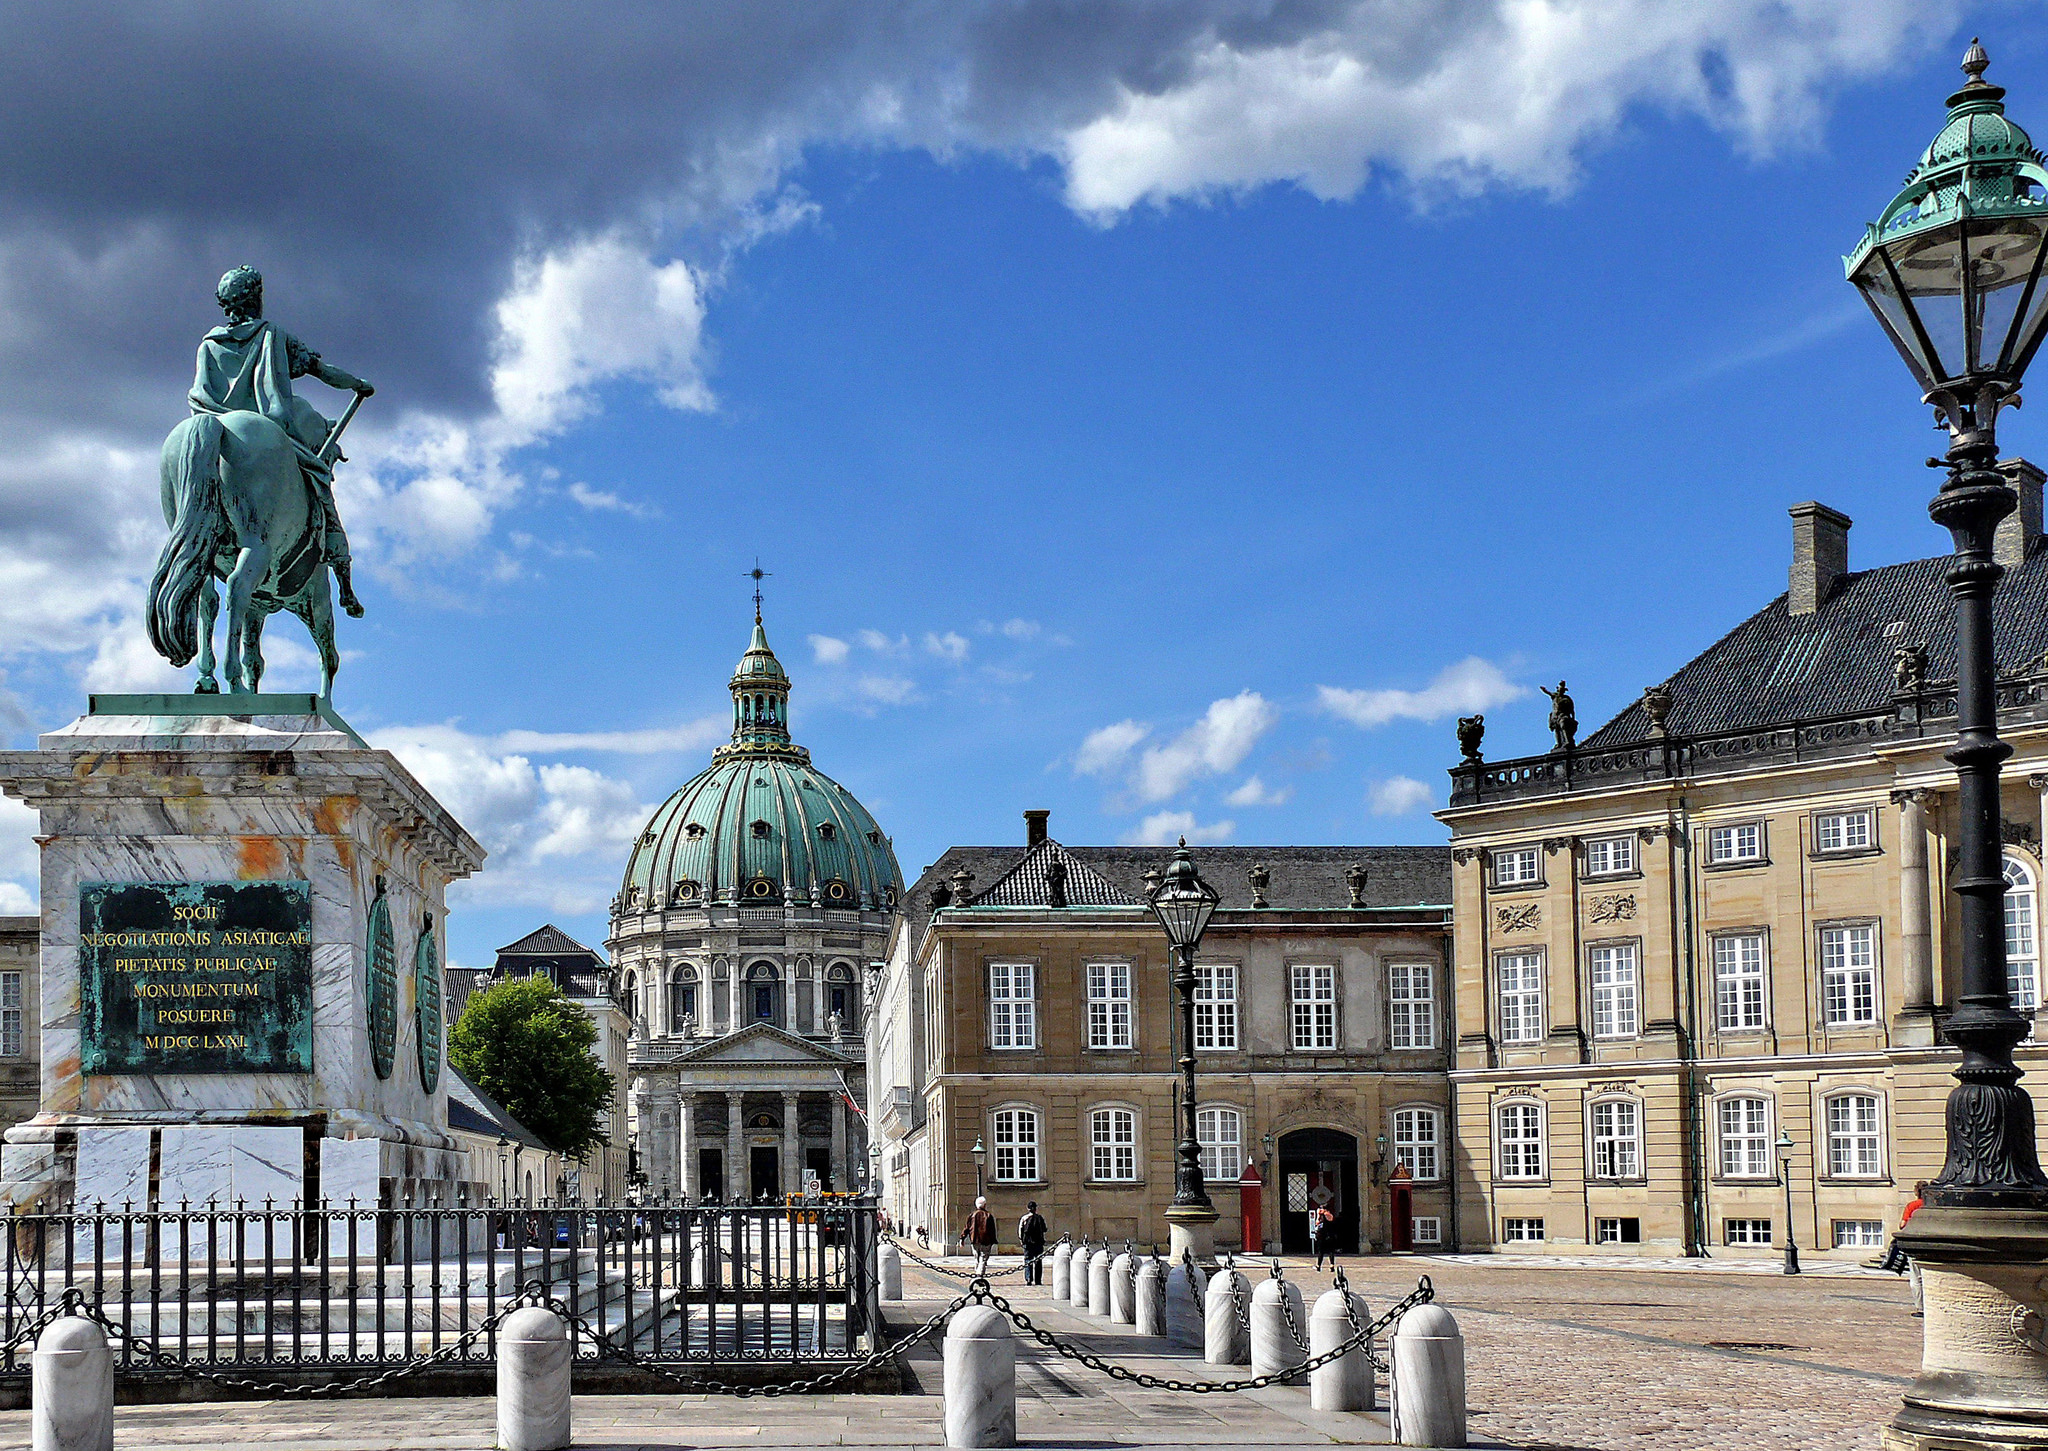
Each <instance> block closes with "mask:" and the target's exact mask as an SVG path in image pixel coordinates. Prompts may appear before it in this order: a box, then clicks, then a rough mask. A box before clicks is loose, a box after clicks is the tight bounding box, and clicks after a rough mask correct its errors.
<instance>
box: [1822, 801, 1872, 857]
mask: <svg viewBox="0 0 2048 1451" xmlns="http://www.w3.org/2000/svg"><path fill="white" fill-rule="evenodd" d="M1875 840H1876V834H1875V832H1874V831H1873V830H1872V823H1871V816H1870V813H1869V812H1868V811H1830V812H1828V813H1826V814H1825V815H1821V816H1816V817H1814V818H1813V849H1814V850H1815V851H1816V852H1821V853H1825V852H1831V851H1867V850H1869V849H1870V847H1871V845H1872V843H1873V842H1874V841H1875Z"/></svg>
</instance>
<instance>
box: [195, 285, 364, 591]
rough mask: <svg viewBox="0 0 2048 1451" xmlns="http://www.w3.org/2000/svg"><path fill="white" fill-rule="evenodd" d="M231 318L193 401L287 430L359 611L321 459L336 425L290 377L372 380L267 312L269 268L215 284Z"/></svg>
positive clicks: (208, 356)
mask: <svg viewBox="0 0 2048 1451" xmlns="http://www.w3.org/2000/svg"><path fill="white" fill-rule="evenodd" d="M213 295H214V297H215V298H217V299H218V300H219V302H220V306H221V311H223V312H225V313H226V314H227V317H228V320H227V323H226V324H225V325H224V326H222V327H217V328H215V329H214V330H213V331H212V332H210V333H208V334H207V335H206V340H205V341H204V342H202V343H200V345H199V366H198V370H197V374H196V376H195V377H194V379H193V381H192V391H191V393H190V394H189V395H187V396H188V400H189V401H190V402H191V404H192V411H193V412H194V413H213V414H224V413H233V412H237V411H243V410H246V411H248V412H251V413H260V414H262V415H263V416H264V417H266V418H268V419H270V420H271V421H272V422H273V423H275V424H277V425H278V426H279V427H280V428H282V429H283V430H284V431H285V435H286V436H287V437H288V438H290V439H291V442H292V447H293V449H294V450H295V451H296V452H297V453H298V456H299V469H300V472H301V473H302V474H303V475H304V476H305V479H306V485H307V487H308V488H309V489H310V490H311V492H312V495H313V498H314V499H315V500H316V501H317V503H318V505H319V509H320V513H321V515H322V516H323V520H324V525H325V529H324V532H325V535H326V555H327V563H328V564H329V565H331V566H333V569H334V578H335V582H336V583H337V584H339V585H340V586H341V607H342V608H343V609H345V610H347V611H348V612H349V613H350V614H351V615H357V616H360V615H361V614H362V612H363V606H362V602H361V601H359V600H358V599H357V598H356V592H355V587H354V585H353V584H352V583H351V582H350V580H349V550H348V535H347V534H346V533H344V532H343V531H342V527H341V515H340V513H339V512H338V511H337V510H336V509H335V507H334V463H333V461H332V460H330V459H323V458H321V457H320V448H321V445H322V444H324V443H325V442H326V441H327V435H328V433H329V431H330V430H332V428H333V426H334V425H333V424H332V423H330V422H329V421H328V420H327V419H325V418H323V417H322V416H321V415H320V413H319V411H318V410H317V409H315V408H314V407H313V405H312V404H310V403H308V402H306V400H305V399H303V398H300V397H299V396H297V395H296V394H295V393H293V392H292V379H294V378H303V377H305V376H307V375H308V374H311V375H312V376H313V377H315V378H318V379H319V380H320V381H321V382H323V383H325V384H327V385H328V386H329V387H330V388H339V389H343V390H346V391H350V392H355V393H360V394H362V395H363V396H364V397H365V398H367V397H369V396H370V394H371V393H372V392H373V391H374V390H373V389H372V388H371V387H370V385H369V384H368V383H365V382H364V381H363V380H362V379H360V378H358V377H356V376H355V375H353V374H351V373H345V372H343V371H342V370H341V369H340V368H337V367H335V366H334V365H333V364H332V363H329V362H327V361H325V360H324V359H323V358H321V356H320V355H319V354H318V353H316V352H314V351H313V350H312V349H311V348H309V347H307V346H306V345H305V344H304V343H302V342H300V341H299V340H298V339H297V338H295V337H293V336H292V335H291V334H290V333H288V332H286V331H284V330H283V329H282V328H280V327H278V326H277V325H276V324H274V323H271V322H268V321H266V320H265V319H264V316H263V274H262V273H260V272H258V271H257V270H256V269H255V268H254V267H248V266H243V267H237V268H235V269H233V270H232V271H230V272H229V273H227V274H226V275H225V276H224V277H222V278H221V280H220V286H219V287H217V288H215V289H214V294H213Z"/></svg>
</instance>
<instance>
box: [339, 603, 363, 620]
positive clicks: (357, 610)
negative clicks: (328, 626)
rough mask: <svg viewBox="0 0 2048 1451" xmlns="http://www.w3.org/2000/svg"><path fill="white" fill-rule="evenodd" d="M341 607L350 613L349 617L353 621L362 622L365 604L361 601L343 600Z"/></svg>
mask: <svg viewBox="0 0 2048 1451" xmlns="http://www.w3.org/2000/svg"><path fill="white" fill-rule="evenodd" d="M341 607H342V609H344V610H345V611H347V612H348V617H349V618H350V619H352V620H360V619H361V618H362V617H363V602H362V601H361V600H343V601H342V602H341Z"/></svg>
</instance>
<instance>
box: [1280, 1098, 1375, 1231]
mask: <svg viewBox="0 0 2048 1451" xmlns="http://www.w3.org/2000/svg"><path fill="white" fill-rule="evenodd" d="M1279 1158H1280V1184H1279V1190H1280V1247H1281V1249H1283V1250H1284V1251H1286V1252H1287V1253H1288V1254H1307V1253H1308V1249H1309V1244H1308V1217H1309V1213H1310V1211H1312V1210H1314V1209H1315V1208H1317V1207H1318V1206H1327V1207H1328V1209H1329V1211H1330V1212H1331V1213H1332V1214H1334V1215H1336V1216H1337V1218H1336V1222H1335V1223H1333V1224H1332V1225H1331V1226H1330V1242H1331V1244H1332V1245H1333V1246H1335V1248H1336V1249H1337V1251H1338V1252H1339V1253H1340V1254H1357V1253H1358V1140H1356V1139H1354V1138H1353V1137H1352V1136H1351V1135H1349V1134H1347V1133H1343V1132H1341V1131H1339V1130H1337V1129H1296V1130H1295V1131H1294V1132H1293V1133H1291V1134H1282V1135H1281V1136H1280V1155H1279Z"/></svg>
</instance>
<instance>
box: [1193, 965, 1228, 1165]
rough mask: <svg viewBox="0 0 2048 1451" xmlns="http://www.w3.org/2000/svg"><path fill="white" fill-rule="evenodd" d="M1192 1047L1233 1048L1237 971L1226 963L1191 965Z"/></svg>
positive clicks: (1214, 1049) (1209, 1048)
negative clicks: (1192, 1004)
mask: <svg viewBox="0 0 2048 1451" xmlns="http://www.w3.org/2000/svg"><path fill="white" fill-rule="evenodd" d="M1195 1047H1196V1048H1197V1049H1201V1050H1204V1051H1207V1052H1212V1053H1220V1052H1227V1051H1228V1050H1230V1049H1233V1048H1235V1047H1237V969H1236V967H1234V966H1232V965H1231V964H1230V963H1227V962H1200V963H1196V964H1195ZM1230 1177H1231V1178H1233V1179H1234V1178H1236V1177H1237V1175H1236V1174H1235V1173H1233V1174H1232V1175H1231V1176H1230Z"/></svg>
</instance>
